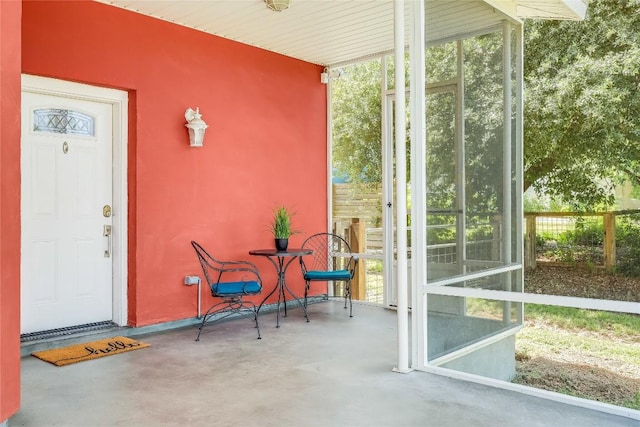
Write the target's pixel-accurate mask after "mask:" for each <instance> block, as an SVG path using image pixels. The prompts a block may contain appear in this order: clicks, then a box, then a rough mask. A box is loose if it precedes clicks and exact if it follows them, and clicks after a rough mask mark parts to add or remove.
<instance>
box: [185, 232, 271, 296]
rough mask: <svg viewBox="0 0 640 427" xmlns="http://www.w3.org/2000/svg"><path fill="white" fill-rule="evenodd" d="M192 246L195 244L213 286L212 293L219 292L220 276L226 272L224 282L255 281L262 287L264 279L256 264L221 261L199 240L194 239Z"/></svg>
mask: <svg viewBox="0 0 640 427" xmlns="http://www.w3.org/2000/svg"><path fill="white" fill-rule="evenodd" d="M191 246H193V249H195V251H196V254H197V255H198V260H199V261H200V266H202V272H203V273H204V277H205V280H206V281H207V284H208V285H209V288H211V293H212V294H216V293H217V292H218V285H219V284H220V283H221V280H220V278H221V277H222V273H224V274H225V280H224V282H227V283H228V282H236V283H238V282H240V283H242V282H248V281H255V282H257V283H258V284H259V285H260V287H262V279H261V278H260V273H259V272H258V268H257V267H256V266H255V264H253V263H251V262H249V261H220V260H217V259H216V258H214V257H213V256H212V255H211V254H209V252H207V251H206V250H205V249H204V248H203V247H202V246H201V245H200V244H199V243H198V242H195V241H192V242H191ZM220 292H222V291H220ZM252 292H253V291H252ZM244 293H247V292H244Z"/></svg>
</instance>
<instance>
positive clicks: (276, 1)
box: [264, 0, 290, 12]
mask: <svg viewBox="0 0 640 427" xmlns="http://www.w3.org/2000/svg"><path fill="white" fill-rule="evenodd" d="M264 2H265V3H266V4H267V7H268V8H269V9H271V10H273V11H275V12H282V11H283V10H285V9H288V8H289V3H290V0H264Z"/></svg>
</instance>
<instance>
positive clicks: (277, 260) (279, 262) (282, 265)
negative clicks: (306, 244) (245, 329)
mask: <svg viewBox="0 0 640 427" xmlns="http://www.w3.org/2000/svg"><path fill="white" fill-rule="evenodd" d="M312 253H313V251H312V250H311V249H301V248H288V249H287V250H286V251H278V250H276V249H254V250H251V251H249V255H254V256H263V257H266V258H267V259H268V260H269V261H271V264H273V266H274V267H275V269H276V274H277V276H278V280H277V282H276V286H274V288H273V290H272V291H271V292H269V295H267V296H266V297H265V299H263V300H262V302H261V303H260V305H259V306H258V313H260V309H261V308H262V305H263V304H264V303H265V301H267V300H268V299H269V297H270V296H271V295H273V293H274V292H275V291H276V290H277V291H278V310H277V314H276V328H279V327H280V299H282V302H283V304H284V317H287V299H286V296H285V290H286V291H287V292H288V293H289V295H291V296H292V297H293V298H294V299H295V300H296V301H298V304H300V307H302V309H303V310H304V317H305V318H306V319H307V322H308V321H309V317H308V316H307V308H306V307H305V306H304V304H303V303H302V301H300V298H298V297H297V296H296V294H294V293H293V292H292V291H291V289H289V287H288V286H287V279H286V273H287V268H289V265H290V264H291V262H293V260H294V259H296V258H298V257H299V256H303V255H311V254H312ZM285 260H286V261H285Z"/></svg>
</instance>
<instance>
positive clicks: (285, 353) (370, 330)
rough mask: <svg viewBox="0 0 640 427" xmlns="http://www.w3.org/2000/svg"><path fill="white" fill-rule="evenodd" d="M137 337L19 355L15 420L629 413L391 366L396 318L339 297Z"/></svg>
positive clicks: (427, 418)
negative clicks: (109, 348) (127, 343)
mask: <svg viewBox="0 0 640 427" xmlns="http://www.w3.org/2000/svg"><path fill="white" fill-rule="evenodd" d="M309 315H310V318H311V322H310V323H306V322H305V321H304V318H303V317H302V311H301V310H300V308H297V309H293V310H290V312H289V316H288V317H287V318H284V319H282V318H281V327H280V328H279V329H276V328H275V313H265V314H262V315H261V316H260V325H261V330H262V338H263V339H262V340H257V339H256V336H257V334H256V331H255V330H254V329H253V327H252V324H251V322H250V321H249V320H246V319H237V320H232V321H228V322H224V323H219V324H217V325H212V326H210V327H207V328H206V329H205V331H204V332H203V334H202V337H201V340H200V342H195V341H194V338H195V336H196V333H197V329H196V328H195V327H189V328H184V329H179V330H171V331H165V332H162V333H154V334H149V335H146V336H138V337H136V338H137V339H139V340H141V341H144V342H148V343H150V344H151V347H150V348H146V349H142V350H137V351H132V352H128V353H123V354H120V355H115V356H110V357H105V358H102V359H97V360H91V361H87V362H82V363H78V364H74V365H68V366H65V367H55V366H53V365H51V364H48V363H46V362H42V361H40V360H38V359H36V358H34V357H30V356H28V357H24V358H23V359H22V406H21V409H20V411H19V412H18V413H17V414H16V415H15V416H13V417H12V418H10V419H9V422H8V425H9V427H14V426H37V427H42V426H92V427H93V426H236V425H242V426H265V427H268V426H274V427H288V426H296V427H299V426H305V427H306V426H309V427H313V426H322V427H327V426H367V427H371V426H390V427H398V426H437V427H446V426H456V427H458V426H500V427H516V426H526V427H532V426H562V427H571V426H575V427H591V426H593V427H602V426H607V427H617V426H620V427H622V426H626V427H631V426H634V427H639V425H640V423H639V422H638V421H637V420H633V419H630V418H623V417H618V416H614V415H608V414H604V413H601V412H596V411H591V410H586V409H583V408H579V407H575V406H570V405H565V404H561V403H557V402H553V401H550V400H545V399H540V398H536V397H531V396H527V395H524V394H520V393H515V392H511V391H506V390H501V389H496V388H492V387H488V386H483V385H479V384H474V383H470V382H464V381H459V380H454V379H450V378H445V377H441V376H437V375H432V374H427V373H423V372H413V373H410V374H398V373H394V372H392V371H391V369H392V368H393V366H394V364H395V361H396V350H395V346H396V334H395V330H396V315H395V312H392V311H388V310H385V309H382V308H379V307H372V306H366V305H359V304H358V305H354V317H353V318H351V319H350V318H349V317H348V315H347V314H346V313H345V310H344V309H343V308H342V305H341V303H340V302H338V301H329V302H325V303H319V304H313V305H311V306H310V307H309Z"/></svg>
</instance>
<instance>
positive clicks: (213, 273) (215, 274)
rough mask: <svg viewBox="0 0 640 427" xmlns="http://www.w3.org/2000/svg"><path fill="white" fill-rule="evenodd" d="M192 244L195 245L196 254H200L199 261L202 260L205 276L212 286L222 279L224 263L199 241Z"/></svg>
mask: <svg viewBox="0 0 640 427" xmlns="http://www.w3.org/2000/svg"><path fill="white" fill-rule="evenodd" d="M191 246H193V249H195V251H196V255H198V261H200V266H201V267H202V272H203V273H204V278H205V280H206V281H207V284H208V285H209V286H210V287H211V286H212V285H214V284H215V283H217V282H218V281H219V280H220V274H221V273H222V269H223V267H224V265H223V264H222V262H220V261H218V260H217V259H215V258H214V257H213V256H211V255H210V254H209V252H207V251H206V250H205V249H204V248H203V247H202V246H201V245H200V244H199V243H198V242H195V241H192V242H191Z"/></svg>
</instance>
